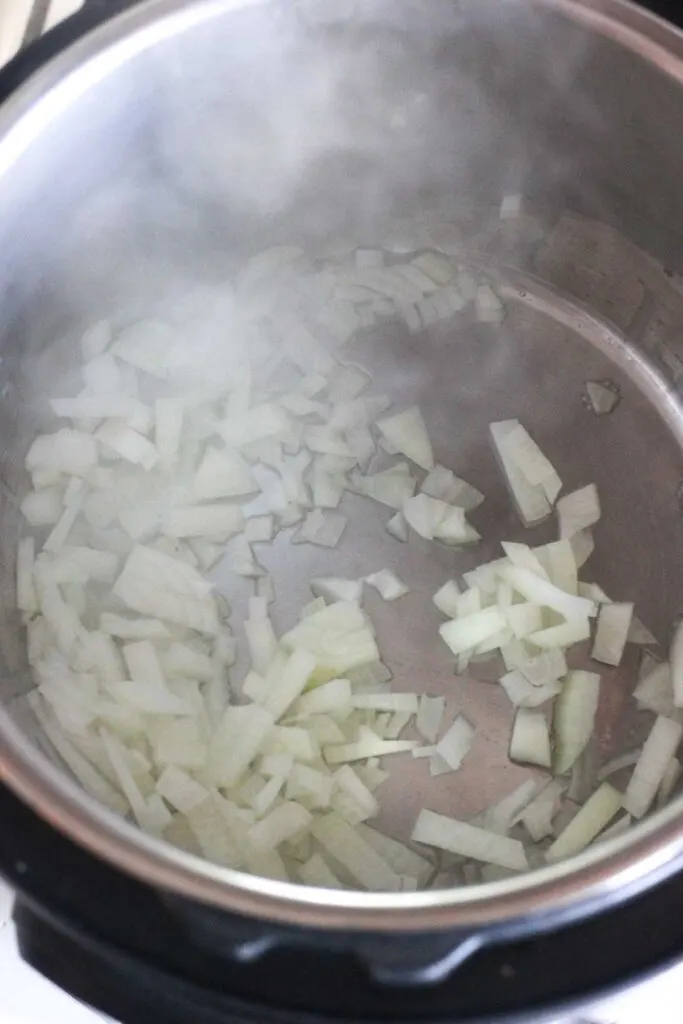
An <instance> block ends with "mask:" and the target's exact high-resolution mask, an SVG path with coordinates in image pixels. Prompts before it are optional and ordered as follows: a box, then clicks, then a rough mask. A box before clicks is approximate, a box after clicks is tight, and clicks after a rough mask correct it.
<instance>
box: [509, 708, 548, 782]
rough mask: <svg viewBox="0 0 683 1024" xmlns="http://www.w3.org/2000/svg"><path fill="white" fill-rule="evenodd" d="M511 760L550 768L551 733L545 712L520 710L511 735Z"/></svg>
mask: <svg viewBox="0 0 683 1024" xmlns="http://www.w3.org/2000/svg"><path fill="white" fill-rule="evenodd" d="M510 760H511V761H518V762H520V763H521V764H534V765H538V767H539V768H550V760H551V755H550V733H549V730H548V723H547V722H546V719H545V716H544V715H543V714H541V713H540V712H537V711H530V710H529V709H527V708H520V709H519V710H518V712H517V714H516V715H515V721H514V725H513V727H512V736H511V737H510Z"/></svg>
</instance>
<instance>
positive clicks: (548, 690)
mask: <svg viewBox="0 0 683 1024" xmlns="http://www.w3.org/2000/svg"><path fill="white" fill-rule="evenodd" d="M500 685H501V686H502V687H503V689H504V690H505V692H506V693H507V695H508V697H509V698H510V701H511V703H512V704H514V705H515V707H520V708H537V707H540V706H541V704H545V702H546V701H548V700H552V698H553V697H556V696H557V694H558V693H559V692H560V690H561V689H562V687H561V684H560V682H559V681H556V682H551V683H545V684H544V685H543V686H534V685H533V684H532V683H530V682H529V680H528V679H526V678H525V677H524V675H523V674H522V672H521V671H520V670H519V669H512V670H511V671H510V672H507V673H506V674H505V675H504V676H502V677H501V680H500Z"/></svg>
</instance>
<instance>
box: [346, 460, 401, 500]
mask: <svg viewBox="0 0 683 1024" xmlns="http://www.w3.org/2000/svg"><path fill="white" fill-rule="evenodd" d="M351 482H352V484H353V486H354V487H355V489H356V490H357V491H358V492H359V493H360V494H365V495H366V496H367V497H368V498H373V499H374V500H375V501H379V502H380V503H381V504H383V505H388V506H389V507H390V508H394V509H397V510H399V511H401V510H402V509H403V506H404V504H405V502H406V500H407V499H409V498H412V496H413V494H414V493H415V484H416V481H415V479H414V478H413V477H412V476H411V474H410V469H409V468H408V465H407V464H406V463H405V462H402V463H401V462H400V463H398V464H397V465H396V466H392V468H391V469H386V470H384V471H383V472H381V473H375V474H373V475H371V476H361V475H360V474H351Z"/></svg>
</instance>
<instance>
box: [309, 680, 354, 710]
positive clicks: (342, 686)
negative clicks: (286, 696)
mask: <svg viewBox="0 0 683 1024" xmlns="http://www.w3.org/2000/svg"><path fill="white" fill-rule="evenodd" d="M351 696H352V695H351V683H350V682H349V680H348V679H330V681H329V682H327V683H323V684H322V685H321V686H317V687H316V688H315V689H314V690H311V691H310V692H309V693H304V694H303V696H302V697H300V698H299V700H298V701H297V704H296V708H295V710H296V715H297V718H308V717H310V716H311V715H319V714H325V713H327V712H329V713H330V714H335V715H337V716H339V715H340V714H341V713H344V717H345V716H346V710H347V709H348V711H349V712H350V711H351V708H352V703H351ZM360 696H361V695H360V694H357V695H356V699H357V698H359V697H360Z"/></svg>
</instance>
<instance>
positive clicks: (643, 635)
mask: <svg viewBox="0 0 683 1024" xmlns="http://www.w3.org/2000/svg"><path fill="white" fill-rule="evenodd" d="M626 642H627V643H629V644H639V645H643V646H645V645H650V644H656V643H657V638H656V636H654V635H653V634H652V633H651V632H650V630H649V629H648V628H647V626H645V625H644V624H643V623H642V622H641V621H640V619H639V618H638V617H637V615H634V616H633V618H632V619H631V625H630V626H629V629H628V636H627V637H626Z"/></svg>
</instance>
